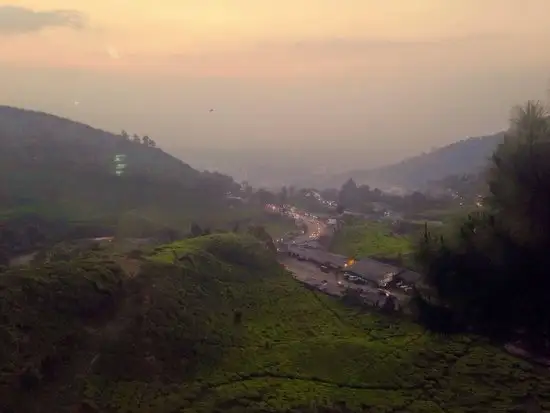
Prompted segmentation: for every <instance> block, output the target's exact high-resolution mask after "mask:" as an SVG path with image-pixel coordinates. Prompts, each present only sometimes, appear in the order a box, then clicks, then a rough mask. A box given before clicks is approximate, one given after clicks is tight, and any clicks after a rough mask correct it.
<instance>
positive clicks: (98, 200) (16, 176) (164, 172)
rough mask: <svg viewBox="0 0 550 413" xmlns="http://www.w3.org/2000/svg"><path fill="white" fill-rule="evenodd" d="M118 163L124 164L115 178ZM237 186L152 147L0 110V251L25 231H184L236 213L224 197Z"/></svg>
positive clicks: (41, 234)
mask: <svg viewBox="0 0 550 413" xmlns="http://www.w3.org/2000/svg"><path fill="white" fill-rule="evenodd" d="M117 155H120V156H119V158H120V161H116V160H115V158H116V157H117ZM117 164H124V165H125V167H124V168H123V169H122V171H123V172H122V173H121V174H120V175H119V174H117ZM235 187H236V184H235V182H234V181H233V180H232V179H231V178H230V177H228V176H225V175H221V174H217V173H209V172H199V171H197V170H195V169H193V168H191V167H190V166H189V165H187V164H186V163H184V162H182V161H181V160H179V159H176V158H174V157H173V156H171V155H169V154H167V153H165V152H163V151H162V150H161V149H159V148H157V147H153V146H151V144H143V143H140V142H136V141H133V140H132V139H131V138H129V137H124V136H118V135H113V134H111V133H108V132H104V131H101V130H98V129H94V128H91V127H89V126H87V125H84V124H80V123H77V122H73V121H70V120H67V119H62V118H59V117H56V116H53V115H49V114H45V113H39V112H33V111H27V110H22V109H16V108H11V107H5V106H0V224H1V225H0V250H1V249H3V248H2V246H5V245H11V244H13V238H17V235H18V234H17V232H18V231H19V233H21V232H25V234H26V233H27V232H29V231H27V227H31V230H30V231H31V232H33V231H34V233H36V234H38V235H37V236H36V237H34V238H41V239H42V240H43V239H45V238H51V237H50V235H51V234H52V230H51V228H50V227H55V228H57V229H55V230H54V231H53V232H55V233H66V231H65V229H64V228H65V227H66V226H67V225H66V224H67V223H71V226H73V227H74V226H77V227H78V226H82V225H84V226H86V227H87V228H88V231H86V234H88V236H91V235H89V234H91V233H93V231H91V230H90V229H92V228H93V227H94V225H95V227H96V228H97V233H98V234H97V235H105V234H106V233H107V234H108V235H121V236H129V237H147V236H151V235H153V234H155V233H156V232H158V231H159V230H162V229H164V228H175V229H178V230H181V229H183V228H185V229H187V228H188V227H189V224H190V221H191V220H194V221H198V222H200V223H201V224H204V225H210V224H212V225H214V224H216V225H217V224H218V223H219V221H220V219H219V218H220V217H225V216H226V215H227V216H228V220H231V216H230V215H231V214H233V213H234V212H235V211H230V210H229V206H228V205H227V202H226V199H225V194H226V192H227V191H230V190H232V189H234V188H235ZM237 215H238V214H237ZM22 221H23V222H25V228H23V229H21V227H18V225H19V223H20V222H22ZM29 222H30V223H31V224H30V225H27V224H28V223H29ZM59 227H63V229H62V230H61V229H59ZM6 229H8V230H9V231H12V230H13V231H15V233H16V234H6ZM44 229H47V231H45V230H44ZM45 232H46V233H45ZM109 233H110V234H109ZM19 235H20V234H19ZM92 235H93V234H92ZM97 235H96V236H97ZM24 238H25V239H27V238H28V237H27V235H25V236H24ZM31 238H32V237H31ZM34 238H33V239H34ZM53 238H56V237H53ZM36 241H37V242H35V243H33V242H29V244H31V246H32V245H33V244H40V242H38V241H39V240H36ZM16 243H18V244H19V242H16Z"/></svg>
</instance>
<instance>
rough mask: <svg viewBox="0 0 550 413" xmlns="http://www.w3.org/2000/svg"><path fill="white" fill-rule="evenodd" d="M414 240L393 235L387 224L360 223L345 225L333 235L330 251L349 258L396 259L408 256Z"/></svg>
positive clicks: (410, 237) (409, 237)
mask: <svg viewBox="0 0 550 413" xmlns="http://www.w3.org/2000/svg"><path fill="white" fill-rule="evenodd" d="M413 241H414V238H413V237H412V236H404V235H398V234H395V233H394V232H393V231H392V229H391V227H390V226H389V225H388V224H384V223H378V222H362V223H355V224H352V225H345V226H344V227H343V228H342V229H341V230H340V231H338V233H336V234H335V236H334V239H333V241H332V245H331V250H332V251H333V252H335V253H338V254H343V255H347V256H349V257H356V258H361V257H376V258H389V259H397V258H399V257H400V256H404V255H406V254H409V253H410V252H411V250H412V246H413Z"/></svg>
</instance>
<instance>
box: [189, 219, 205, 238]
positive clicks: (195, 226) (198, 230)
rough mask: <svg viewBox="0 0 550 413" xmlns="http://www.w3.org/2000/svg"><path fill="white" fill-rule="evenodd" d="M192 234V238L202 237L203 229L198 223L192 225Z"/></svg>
mask: <svg viewBox="0 0 550 413" xmlns="http://www.w3.org/2000/svg"><path fill="white" fill-rule="evenodd" d="M190 232H191V236H192V237H200V236H201V235H202V234H203V230H202V228H201V227H200V226H199V224H197V223H196V222H193V223H191V229H190Z"/></svg>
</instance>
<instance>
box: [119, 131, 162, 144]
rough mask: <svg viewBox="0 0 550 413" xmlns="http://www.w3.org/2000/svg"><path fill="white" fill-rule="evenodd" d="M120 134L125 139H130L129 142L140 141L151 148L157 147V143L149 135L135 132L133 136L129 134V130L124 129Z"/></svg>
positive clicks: (139, 142)
mask: <svg viewBox="0 0 550 413" xmlns="http://www.w3.org/2000/svg"><path fill="white" fill-rule="evenodd" d="M120 136H121V137H122V138H123V139H124V140H126V141H129V142H134V143H138V144H141V145H145V146H148V147H150V148H156V147H157V143H156V142H155V141H154V140H153V139H151V138H150V137H149V136H147V135H144V136H142V137H140V136H139V135H138V134H137V133H134V134H133V135H132V136H130V135H129V134H128V132H126V131H125V130H123V131H122V132H120Z"/></svg>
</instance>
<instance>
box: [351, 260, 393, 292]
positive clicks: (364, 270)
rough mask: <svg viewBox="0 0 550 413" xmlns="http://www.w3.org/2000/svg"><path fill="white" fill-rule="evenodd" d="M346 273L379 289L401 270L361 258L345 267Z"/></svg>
mask: <svg viewBox="0 0 550 413" xmlns="http://www.w3.org/2000/svg"><path fill="white" fill-rule="evenodd" d="M346 272H348V273H350V274H353V275H355V276H357V277H360V278H362V279H364V280H365V281H367V282H369V283H371V284H375V285H377V286H379V287H384V286H386V285H387V284H388V283H389V282H391V281H392V280H393V278H394V277H395V276H396V275H397V274H399V273H400V272H402V269H401V268H399V267H395V266H393V265H390V264H385V263H383V262H380V261H376V260H372V259H370V258H362V259H360V260H358V261H355V262H354V263H353V264H351V265H349V266H347V267H346Z"/></svg>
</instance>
